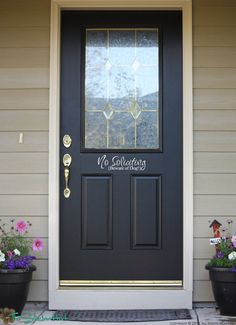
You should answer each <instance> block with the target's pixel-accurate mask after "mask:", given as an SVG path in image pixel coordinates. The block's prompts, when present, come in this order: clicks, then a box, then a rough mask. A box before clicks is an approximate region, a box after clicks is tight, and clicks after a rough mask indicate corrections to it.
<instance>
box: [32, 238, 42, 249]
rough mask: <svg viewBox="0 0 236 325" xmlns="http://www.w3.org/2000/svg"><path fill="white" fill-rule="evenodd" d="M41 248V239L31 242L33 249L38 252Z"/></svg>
mask: <svg viewBox="0 0 236 325" xmlns="http://www.w3.org/2000/svg"><path fill="white" fill-rule="evenodd" d="M42 249H43V241H42V240H41V239H35V240H34V243H33V250H34V251H35V252H39V251H41V250H42Z"/></svg>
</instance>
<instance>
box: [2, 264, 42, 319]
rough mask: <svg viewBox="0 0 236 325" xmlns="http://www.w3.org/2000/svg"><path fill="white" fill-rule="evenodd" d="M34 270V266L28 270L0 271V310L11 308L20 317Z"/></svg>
mask: <svg viewBox="0 0 236 325" xmlns="http://www.w3.org/2000/svg"><path fill="white" fill-rule="evenodd" d="M35 270H36V267H35V266H32V267H31V268H30V269H28V270H24V269H16V270H5V269H0V308H4V307H7V308H13V309H14V310H15V311H16V312H17V313H18V314H19V315H21V312H22V310H23V308H24V306H25V303H26V300H27V296H28V293H29V286H30V281H31V280H32V272H33V271H35Z"/></svg>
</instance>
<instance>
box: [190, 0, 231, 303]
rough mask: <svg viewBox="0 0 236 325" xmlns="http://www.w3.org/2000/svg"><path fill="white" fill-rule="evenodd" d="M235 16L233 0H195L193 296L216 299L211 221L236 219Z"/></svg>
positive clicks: (202, 299) (196, 298) (197, 298)
mask: <svg viewBox="0 0 236 325" xmlns="http://www.w3.org/2000/svg"><path fill="white" fill-rule="evenodd" d="M235 17H236V1H234V0H193V43H194V49H193V62H194V70H193V71H194V301H211V300H213V296H212V290H211V286H210V282H209V276H208V272H207V271H206V270H205V269H204V266H205V264H206V263H207V260H208V259H209V257H210V256H212V255H213V254H214V247H212V246H210V245H209V237H211V236H212V233H211V229H210V228H209V223H210V221H212V220H213V219H214V218H217V219H218V220H220V221H221V222H222V223H225V222H226V220H227V218H229V217H230V218H233V219H234V220H235V219H236V218H235V215H236V186H235V184H236V69H235V68H236V60H235V58H236V37H235V35H236V20H235ZM219 216H221V217H219ZM235 223H236V220H235Z"/></svg>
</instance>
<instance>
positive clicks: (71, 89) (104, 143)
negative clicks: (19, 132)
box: [60, 11, 183, 285]
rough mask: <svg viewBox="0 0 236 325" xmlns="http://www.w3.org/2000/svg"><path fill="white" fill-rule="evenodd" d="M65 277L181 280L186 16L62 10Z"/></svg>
mask: <svg viewBox="0 0 236 325" xmlns="http://www.w3.org/2000/svg"><path fill="white" fill-rule="evenodd" d="M60 111H61V113H60V123H61V130H60V154H61V165H60V184H61V185H60V187H61V191H60V284H61V285H182V279H183V238H182V236H183V188H182V175H183V173H182V170H183V165H182V154H183V152H182V17H181V12H178V11H159V12H157V11H145V12H144V11H115V12H114V11H113V12H111V11H96V12H95V11H80V12H78V11H64V12H62V20H61V101H60Z"/></svg>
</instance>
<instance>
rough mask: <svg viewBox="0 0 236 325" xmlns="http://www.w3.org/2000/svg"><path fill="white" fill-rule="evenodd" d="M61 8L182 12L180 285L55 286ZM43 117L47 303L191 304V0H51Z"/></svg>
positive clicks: (109, 305)
mask: <svg viewBox="0 0 236 325" xmlns="http://www.w3.org/2000/svg"><path fill="white" fill-rule="evenodd" d="M62 8H68V9H88V10H89V9H98V10H99V9H113V10H115V9H120V10H121V9H122V10H126V9H134V10H144V9H150V10H151V9H155V10H173V9H175V10H182V12H183V219H184V231H183V235H184V241H183V243H184V252H183V256H184V259H183V263H184V265H183V269H184V277H183V283H184V285H183V288H176V289H153V288H152V289H138V288H137V289H130V290H129V289H127V288H126V289H114V288H113V289H109V290H108V289H106V290H105V289H92V288H90V289H78V288H77V289H76V288H71V289H67V288H60V287H59V190H60V187H59V163H60V157H59V141H60V139H59V129H60V121H59V115H60V114H59V110H60V107H59V89H60V85H59V82H60V69H59V67H60V11H61V9H62ZM49 119H50V124H49V308H50V309H59V308H61V309H128V308H146V309H148V308H191V307H192V281H193V267H192V264H193V181H192V178H193V141H192V138H193V126H192V121H193V119H192V0H145V1H144V0H51V42H50V117H49ZM170 237H171V234H170ZM68 254H69V252H68ZM170 266H171V261H170Z"/></svg>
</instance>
